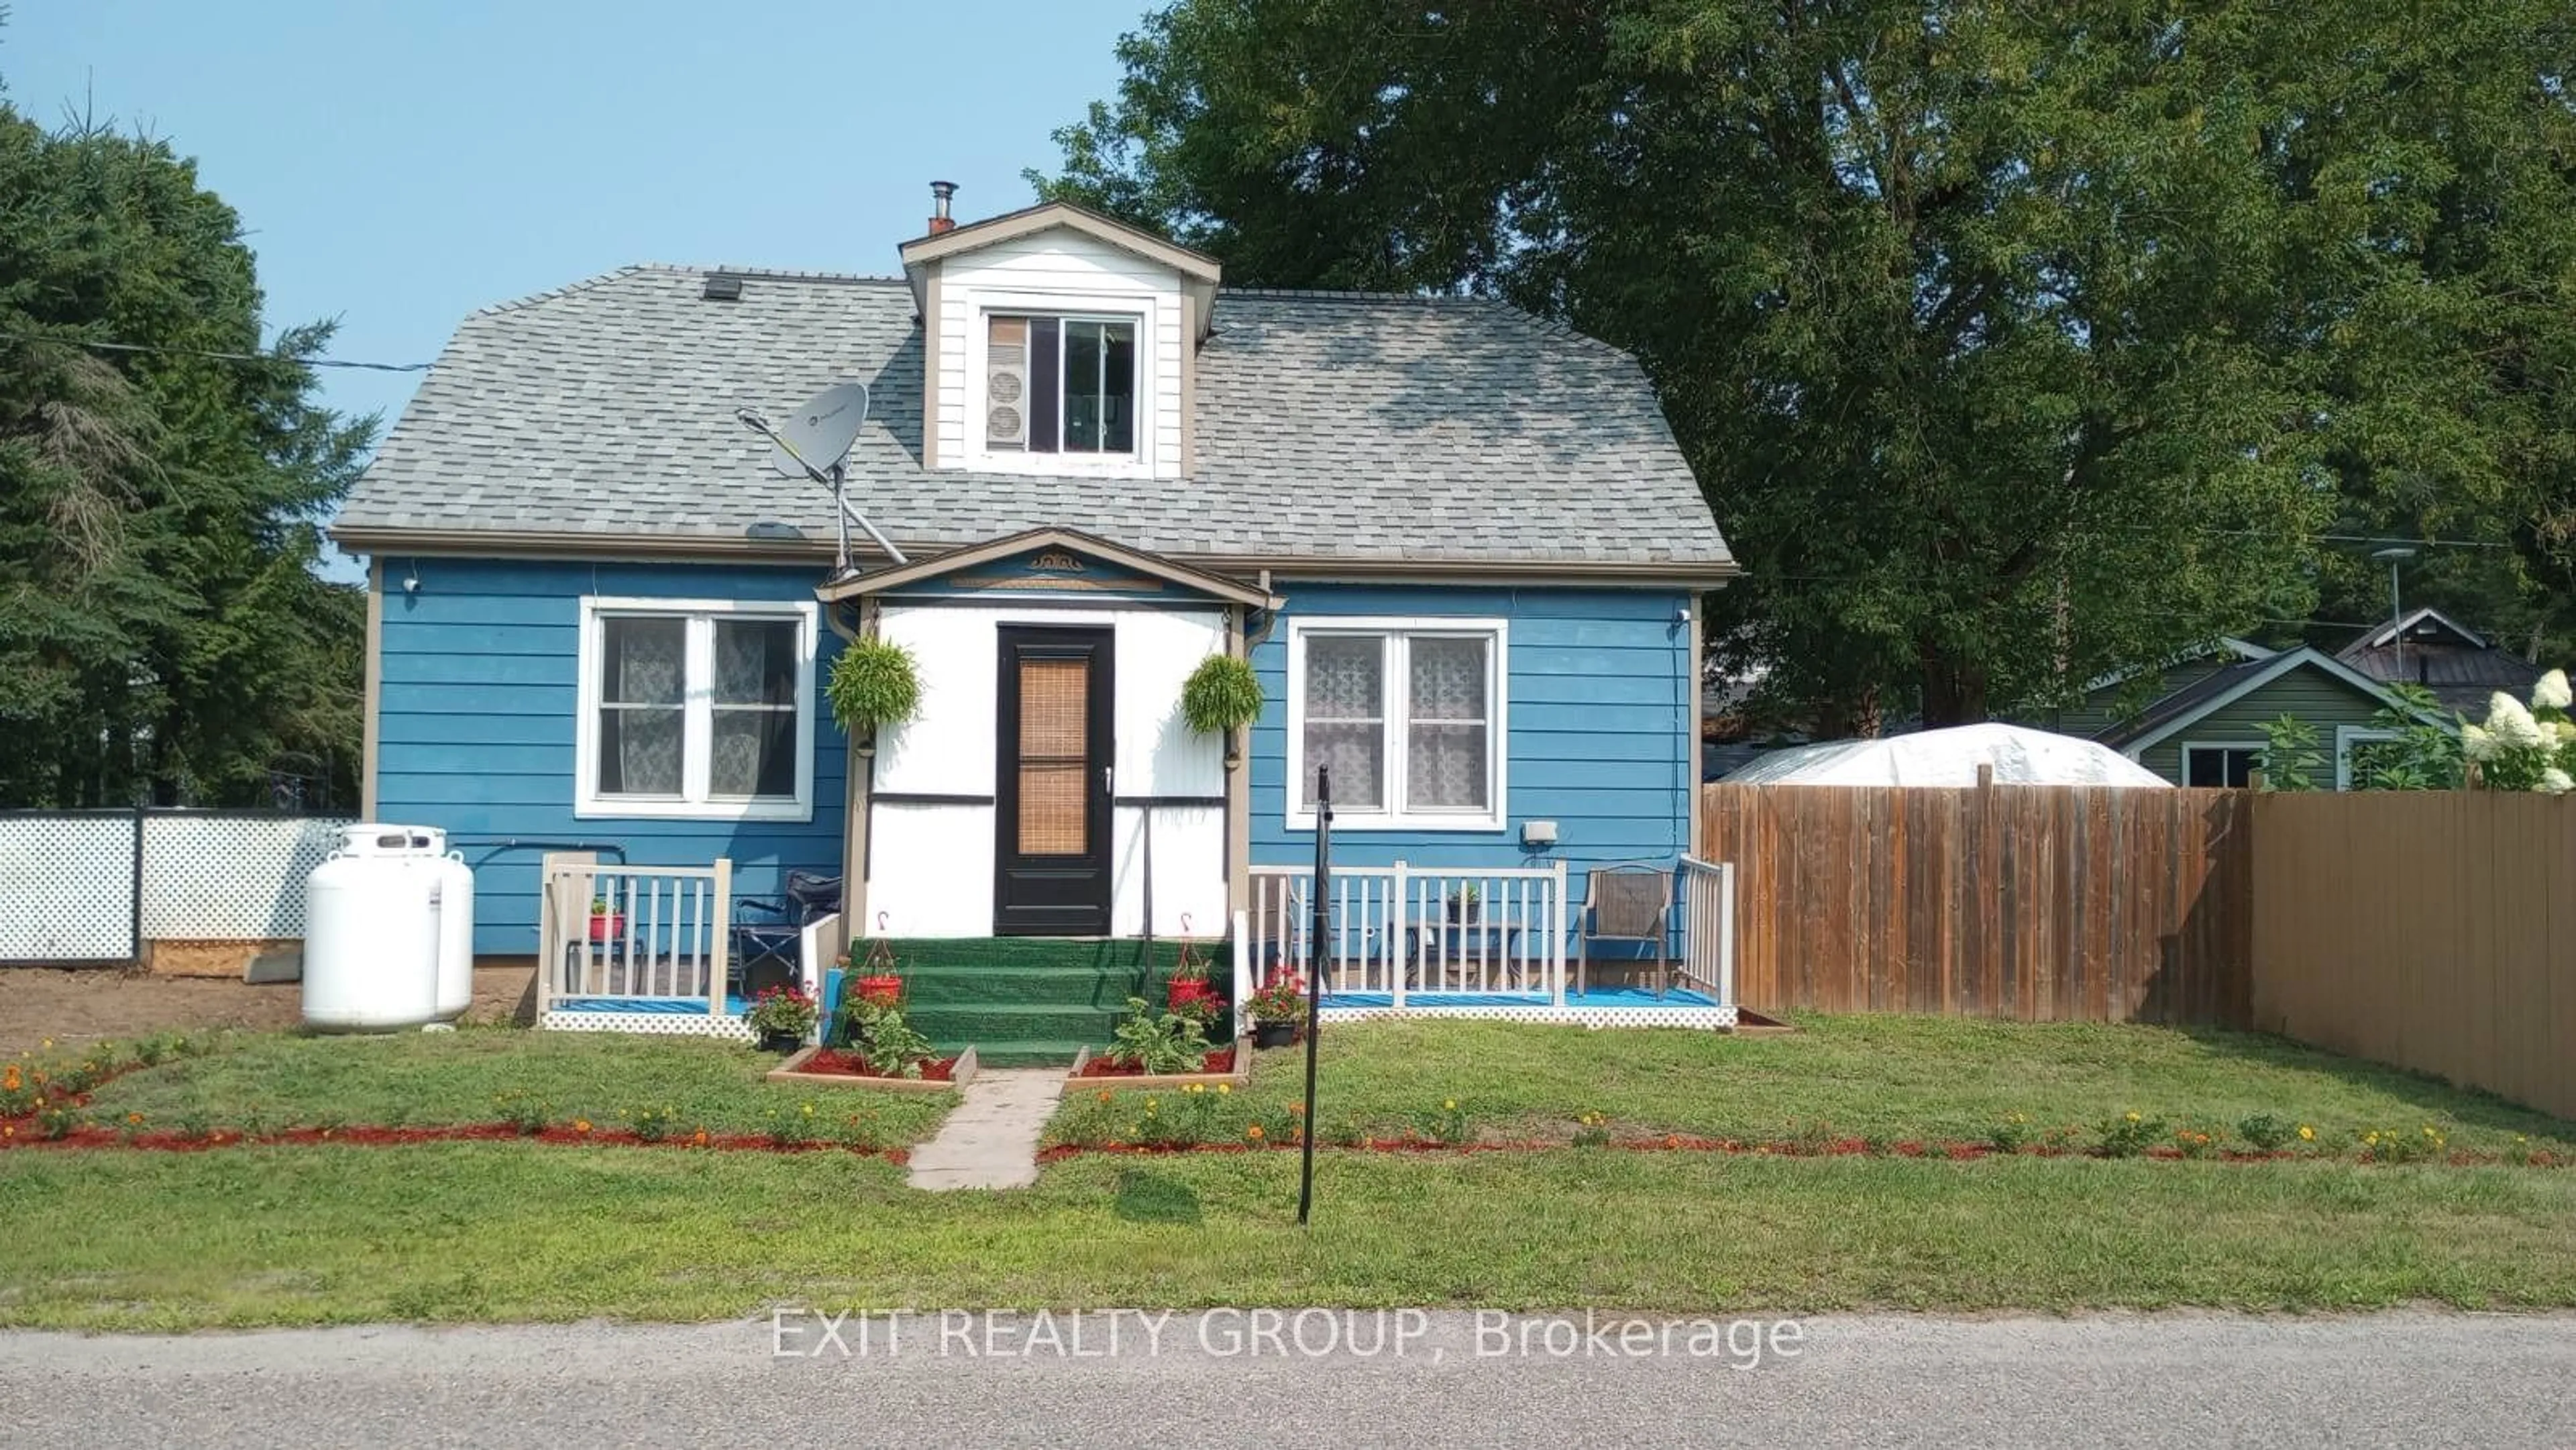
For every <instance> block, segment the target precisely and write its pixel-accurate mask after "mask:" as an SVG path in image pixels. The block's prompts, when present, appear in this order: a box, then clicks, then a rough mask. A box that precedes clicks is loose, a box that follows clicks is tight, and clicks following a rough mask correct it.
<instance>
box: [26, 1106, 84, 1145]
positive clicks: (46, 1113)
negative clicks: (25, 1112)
mask: <svg viewBox="0 0 2576 1450" xmlns="http://www.w3.org/2000/svg"><path fill="white" fill-rule="evenodd" d="M80 1121H81V1117H80V1113H79V1112H78V1110H76V1109H74V1108H73V1107H72V1106H71V1105H70V1104H68V1103H59V1102H58V1103H54V1104H52V1105H50V1106H48V1107H46V1108H44V1109H43V1110H41V1111H39V1112H38V1113H37V1114H36V1136H37V1137H39V1138H43V1139H44V1140H46V1141H47V1142H59V1141H61V1140H62V1139H65V1138H68V1137H70V1136H71V1135H72V1129H74V1128H77V1127H79V1126H80Z"/></svg>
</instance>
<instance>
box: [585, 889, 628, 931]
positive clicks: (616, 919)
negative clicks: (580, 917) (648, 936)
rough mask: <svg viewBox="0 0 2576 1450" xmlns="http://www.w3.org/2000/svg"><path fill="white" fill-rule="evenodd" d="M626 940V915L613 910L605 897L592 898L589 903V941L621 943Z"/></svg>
mask: <svg viewBox="0 0 2576 1450" xmlns="http://www.w3.org/2000/svg"><path fill="white" fill-rule="evenodd" d="M625 938H626V913H625V912H622V911H617V910H613V909H612V908H610V906H609V904H608V898H607V897H605V896H599V897H593V898H592V899H591V903H590V939H591V940H592V941H594V942H613V941H623V940H625Z"/></svg>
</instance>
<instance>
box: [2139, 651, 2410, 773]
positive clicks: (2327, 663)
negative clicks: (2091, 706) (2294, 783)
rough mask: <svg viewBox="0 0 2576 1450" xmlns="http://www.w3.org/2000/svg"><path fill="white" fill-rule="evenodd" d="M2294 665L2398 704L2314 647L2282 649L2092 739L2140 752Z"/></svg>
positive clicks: (2211, 677) (2209, 678) (2203, 681)
mask: <svg viewBox="0 0 2576 1450" xmlns="http://www.w3.org/2000/svg"><path fill="white" fill-rule="evenodd" d="M2293 670H2317V671H2321V672H2322V673H2324V674H2325V675H2327V676H2329V677H2330V678H2332V679H2334V680H2336V681H2338V682H2340V683H2342V684H2344V685H2346V686H2348V687H2350V688H2352V689H2354V690H2357V691H2359V692H2360V693H2362V694H2364V695H2366V696H2369V697H2370V698H2372V699H2374V700H2379V701H2381V702H2383V703H2389V704H2393V703H2394V702H2393V701H2390V700H2389V698H2388V695H2387V693H2386V692H2385V691H2383V690H2381V689H2380V688H2379V682H2378V681H2376V680H2373V679H2371V678H2370V677H2368V676H2367V675H2364V674H2361V673H2360V672H2358V671H2356V670H2354V669H2353V668H2352V667H2351V666H2350V665H2347V664H2344V663H2342V662H2341V661H2339V660H2337V659H2335V658H2334V656H2332V655H2329V654H2325V653H2323V652H2322V651H2319V650H2314V649H2305V648H2302V649H2293V650H2283V651H2281V652H2280V653H2278V654H2273V655H2266V656H2264V657H2263V658H2261V659H2250V660H2242V661H2239V662H2238V663H2236V664H2232V665H2229V666H2228V667H2227V668H2225V669H2222V670H2213V671H2211V672H2210V673H2209V674H2207V675H2205V676H2203V677H2202V678H2200V679H2198V680H2195V681H2193V682H2192V683H2191V684H2189V685H2187V686H2185V687H2184V688H2182V689H2179V690H2176V691H2174V692H2173V693H2172V694H2170V695H2167V696H2165V697H2164V698H2162V699H2160V700H2157V701H2155V702H2154V703H2153V704H2150V705H2149V706H2147V708H2146V709H2145V710H2143V711H2141V712H2140V713H2139V714H2138V716H2137V717H2136V718H2135V719H2132V720H2126V721H2123V722H2121V723H2120V724H2118V725H2115V726H2113V727H2111V728H2110V729H2108V730H2105V731H2102V732H2101V733H2100V734H2097V735H2095V736H2094V737H2093V738H2094V739H2095V740H2098V741H2100V742H2101V743H2102V744H2104V745H2108V746H2110V747H2111V748H2113V749H2115V750H2123V751H2127V752H2128V753H2130V754H2132V755H2135V754H2136V753H2137V752H2139V751H2141V750H2143V749H2145V748H2146V747H2148V746H2150V745H2153V744H2155V743H2156V742H2157V741H2159V740H2162V739H2164V738H2165V737H2166V736H2168V735H2171V734H2173V733H2174V732H2175V731H2177V730H2180V729H2182V728H2183V727H2185V726H2187V725H2189V724H2191V722H2193V721H2195V720H2198V719H2200V718H2201V717H2202V716H2205V715H2208V714H2210V713H2212V712H2213V711H2217V710H2220V709H2224V708H2225V707H2226V706H2228V705H2230V704H2233V703H2235V702H2236V701H2238V700H2241V699H2243V698H2244V697H2246V696H2247V695H2250V694H2252V693H2254V692H2255V691H2256V690H2259V689H2261V688H2263V687H2264V686H2265V685H2268V684H2270V683H2272V682H2273V681H2274V680H2277V679H2279V678H2281V677H2282V676H2283V675H2286V674H2289V673H2290V672H2291V671H2293ZM2423 718H2424V719H2425V720H2426V721H2427V722H2428V723H2432V724H2444V723H2447V722H2445V721H2443V720H2441V719H2440V718H2439V717H2437V716H2432V715H2426V716H2424V717H2423Z"/></svg>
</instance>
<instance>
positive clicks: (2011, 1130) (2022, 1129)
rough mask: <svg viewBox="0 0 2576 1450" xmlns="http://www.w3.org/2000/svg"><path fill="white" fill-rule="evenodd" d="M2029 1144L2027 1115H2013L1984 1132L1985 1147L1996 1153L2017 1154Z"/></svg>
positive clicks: (2028, 1118) (2028, 1120)
mask: <svg viewBox="0 0 2576 1450" xmlns="http://www.w3.org/2000/svg"><path fill="white" fill-rule="evenodd" d="M2029 1142H2030V1115H2029V1114H2028V1113H2013V1114H2011V1115H2009V1116H2007V1117H2006V1118H2005V1119H2004V1120H2003V1121H2002V1122H2000V1123H1997V1124H1995V1125H1994V1126H1993V1127H1991V1128H1988V1129H1987V1130H1986V1146H1987V1147H1989V1148H1992V1149H1993V1150H1994V1151H1996V1152H1998V1153H2018V1152H2020V1151H2021V1150H2022V1148H2023V1146H2024V1145H2026V1144H2028V1143H2029Z"/></svg>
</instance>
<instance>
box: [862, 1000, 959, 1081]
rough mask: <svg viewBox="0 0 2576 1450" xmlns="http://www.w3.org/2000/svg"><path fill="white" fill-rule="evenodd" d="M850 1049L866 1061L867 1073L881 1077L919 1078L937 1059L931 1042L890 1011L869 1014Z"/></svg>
mask: <svg viewBox="0 0 2576 1450" xmlns="http://www.w3.org/2000/svg"><path fill="white" fill-rule="evenodd" d="M853 1045H854V1046H856V1047H857V1049H858V1053H859V1056H861V1057H863V1058H866V1059H867V1063H868V1071H870V1072H873V1073H876V1074H877V1075H878V1076H880V1077H919V1076H921V1069H922V1067H923V1066H924V1065H925V1064H927V1063H929V1062H930V1061H931V1060H932V1059H933V1058H935V1057H937V1056H938V1055H939V1053H938V1050H937V1049H935V1048H933V1047H932V1046H931V1045H930V1039H929V1038H927V1037H924V1036H922V1035H921V1033H920V1032H919V1031H918V1030H916V1029H915V1028H914V1027H913V1025H912V1024H911V1023H909V1022H906V1021H904V1020H903V1013H902V1012H900V1011H898V1010H896V1009H895V1008H892V1007H880V1008H877V1009H876V1010H875V1011H873V1012H871V1013H869V1014H868V1015H867V1017H866V1018H865V1020H864V1021H863V1022H862V1023H861V1036H860V1037H859V1038H857V1039H853Z"/></svg>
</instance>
